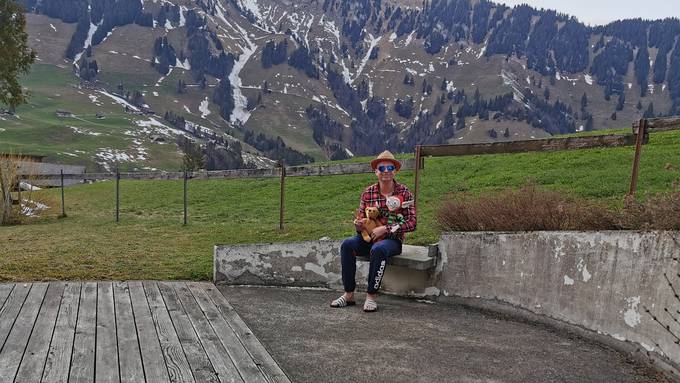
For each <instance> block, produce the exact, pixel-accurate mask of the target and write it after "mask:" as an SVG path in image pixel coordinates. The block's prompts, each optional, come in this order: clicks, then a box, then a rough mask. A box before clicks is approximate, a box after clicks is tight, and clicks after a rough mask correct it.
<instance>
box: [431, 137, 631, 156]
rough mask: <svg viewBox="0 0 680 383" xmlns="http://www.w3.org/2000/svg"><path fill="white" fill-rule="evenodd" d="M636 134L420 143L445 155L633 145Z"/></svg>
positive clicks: (432, 150)
mask: <svg viewBox="0 0 680 383" xmlns="http://www.w3.org/2000/svg"><path fill="white" fill-rule="evenodd" d="M635 138H636V137H635V135H633V134H613V135H603V136H586V137H561V138H548V139H541V140H527V141H510V142H491V143H484V144H460V145H424V146H422V147H421V155H422V156H432V157H446V156H467V155H477V154H501V153H523V152H548V151H557V150H575V149H589V148H602V147H618V146H631V145H635Z"/></svg>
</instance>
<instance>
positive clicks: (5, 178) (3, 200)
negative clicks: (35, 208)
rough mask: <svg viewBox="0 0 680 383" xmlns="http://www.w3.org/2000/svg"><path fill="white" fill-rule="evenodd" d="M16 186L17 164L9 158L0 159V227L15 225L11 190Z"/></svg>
mask: <svg viewBox="0 0 680 383" xmlns="http://www.w3.org/2000/svg"><path fill="white" fill-rule="evenodd" d="M16 184H17V163H16V161H13V160H12V159H11V158H10V157H0V225H8V224H11V223H15V222H16V220H17V217H16V214H15V213H14V209H13V206H12V203H13V201H12V190H13V189H14V187H15V185H16Z"/></svg>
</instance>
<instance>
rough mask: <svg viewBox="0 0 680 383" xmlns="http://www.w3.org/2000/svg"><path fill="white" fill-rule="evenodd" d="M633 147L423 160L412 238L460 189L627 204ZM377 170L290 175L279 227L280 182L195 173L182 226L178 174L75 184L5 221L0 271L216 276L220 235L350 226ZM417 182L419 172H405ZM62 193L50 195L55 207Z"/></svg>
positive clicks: (670, 172)
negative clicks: (540, 189) (556, 193)
mask: <svg viewBox="0 0 680 383" xmlns="http://www.w3.org/2000/svg"><path fill="white" fill-rule="evenodd" d="M679 148H680V132H666V133H656V134H652V135H651V137H650V143H649V145H646V146H644V148H643V152H642V162H641V168H640V181H639V188H640V193H639V196H640V197H642V198H643V197H644V194H645V192H660V191H666V190H669V189H670V188H671V186H672V184H673V182H675V181H677V180H678V179H680V170H679V169H680V150H678V149H679ZM633 152H634V149H633V148H632V147H627V148H613V149H592V150H581V151H570V152H552V153H526V154H509V155H489V156H470V157H451V158H430V159H427V160H426V164H425V170H424V171H423V177H422V184H421V190H422V194H421V200H420V201H419V212H418V221H419V224H418V229H417V231H416V232H415V233H414V234H412V235H410V236H408V237H407V242H408V243H411V244H424V243H432V242H436V241H437V238H438V235H439V232H438V230H437V228H436V225H435V224H434V222H433V216H434V213H435V211H436V209H437V208H438V206H440V204H441V202H442V201H443V200H444V199H445V198H446V196H447V195H448V194H449V193H451V192H463V191H465V192H471V193H482V192H485V191H490V190H497V189H502V188H506V187H517V186H521V185H524V184H526V183H527V182H533V183H536V184H539V185H545V186H546V187H549V188H554V189H558V190H564V191H568V192H571V193H574V194H576V195H579V196H582V197H586V198H593V199H599V200H604V201H606V202H608V203H610V204H612V205H620V204H621V201H622V198H623V196H624V195H625V194H626V193H627V191H628V187H629V182H630V170H631V163H632V158H633ZM373 178H374V176H373V175H347V176H323V177H305V178H292V177H291V178H288V179H287V180H286V221H285V230H284V231H283V232H279V231H278V193H279V191H278V180H276V179H263V180H212V181H204V180H192V181H191V182H190V184H189V225H188V226H186V227H185V226H182V224H181V222H182V184H181V181H123V182H121V207H122V210H121V222H120V223H118V224H116V223H115V222H114V206H115V200H114V183H113V182H101V183H96V184H92V185H83V186H77V187H72V188H67V189H66V212H67V214H68V217H67V218H65V219H56V218H54V217H52V218H44V219H42V220H41V221H40V222H36V223H33V224H26V225H20V226H8V227H2V228H0V243H2V244H3V246H2V247H0V280H12V281H22V280H23V281H26V280H44V279H47V280H51V279H80V280H83V279H209V278H210V277H211V270H212V263H211V262H212V258H211V257H212V249H213V246H214V245H215V244H234V243H254V242H279V241H281V242H292V241H302V240H315V239H319V238H321V237H324V236H328V237H330V238H333V239H340V238H343V237H345V236H349V235H351V234H352V226H351V223H350V222H351V219H352V213H353V211H354V209H356V207H357V204H358V198H359V193H360V191H361V190H362V188H363V187H364V186H366V185H367V184H369V183H370V182H372V181H373ZM397 178H398V179H399V180H400V181H402V182H404V183H406V184H407V185H408V186H409V187H411V188H412V187H413V172H411V171H405V172H403V173H401V174H399V175H398V177H397ZM58 193H59V191H58V190H56V189H55V190H49V191H47V192H45V194H46V198H47V199H49V200H51V201H53V202H52V203H51V205H52V206H54V207H55V208H54V209H52V210H53V212H52V215H53V216H54V215H56V214H57V213H58V207H59V204H58V195H59V194H58Z"/></svg>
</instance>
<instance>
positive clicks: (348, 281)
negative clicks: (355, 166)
mask: <svg viewBox="0 0 680 383" xmlns="http://www.w3.org/2000/svg"><path fill="white" fill-rule="evenodd" d="M371 167H372V168H373V170H374V171H375V175H376V177H377V178H378V182H377V183H375V184H373V185H371V186H369V187H367V188H366V189H365V190H364V191H363V193H362V194H361V202H360V203H359V211H358V214H357V219H355V220H354V226H355V229H356V231H357V234H356V235H355V236H354V237H350V238H347V239H345V240H344V241H343V242H342V245H341V246H340V258H341V263H342V284H343V286H344V288H345V293H344V294H343V295H342V296H341V297H339V298H338V299H335V300H333V301H332V302H331V304H330V305H331V307H335V308H340V307H347V306H353V305H355V304H356V303H355V301H354V289H355V287H356V280H355V276H356V257H357V256H364V257H365V256H369V260H370V265H369V270H368V290H367V294H366V301H365V303H364V311H365V312H375V311H377V310H378V304H377V303H376V300H375V299H376V295H377V293H378V290H379V289H380V283H381V282H382V278H383V276H384V274H385V266H386V264H387V259H388V258H389V257H392V256H394V255H398V254H401V245H402V242H403V241H404V233H406V232H410V231H414V230H415V229H416V209H415V206H414V205H413V195H412V194H411V192H410V191H409V190H408V188H406V186H405V185H403V184H400V183H398V182H397V181H396V180H395V179H394V177H395V175H396V174H397V172H398V171H399V169H400V168H401V163H400V162H399V161H397V160H396V159H395V158H394V156H393V155H392V153H390V152H389V151H387V150H386V151H384V152H382V153H380V155H378V157H377V158H375V159H374V160H373V161H371ZM389 197H396V198H398V200H399V201H400V202H402V206H408V207H403V208H401V209H399V210H400V211H392V212H390V211H389V209H388V207H387V199H388V198H389ZM403 202H406V203H405V204H404V203H403ZM369 206H377V207H378V209H379V211H380V216H379V218H378V219H379V221H380V222H381V223H382V224H383V225H382V226H378V227H375V228H374V229H373V230H372V231H371V233H370V242H366V241H365V240H364V238H363V237H362V235H361V231H362V230H364V224H365V223H366V222H367V218H366V214H365V211H366V207H369ZM397 212H398V213H400V214H399V219H398V220H395V219H394V218H395V217H396V215H395V213H397Z"/></svg>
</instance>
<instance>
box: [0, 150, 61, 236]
mask: <svg viewBox="0 0 680 383" xmlns="http://www.w3.org/2000/svg"><path fill="white" fill-rule="evenodd" d="M35 174H36V169H35V167H34V166H32V163H31V162H30V161H27V160H24V159H23V158H22V157H21V156H0V225H14V224H21V223H27V222H29V221H30V220H32V219H35V218H37V217H41V216H45V213H46V211H48V210H49V208H50V206H54V205H55V201H54V199H53V198H49V197H47V196H45V195H43V194H42V193H40V195H38V193H39V192H38V190H39V188H36V187H34V186H32V183H31V180H33V179H34V178H35V177H36V175H35ZM22 189H23V192H22ZM15 196H16V203H15V202H14V201H15Z"/></svg>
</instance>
